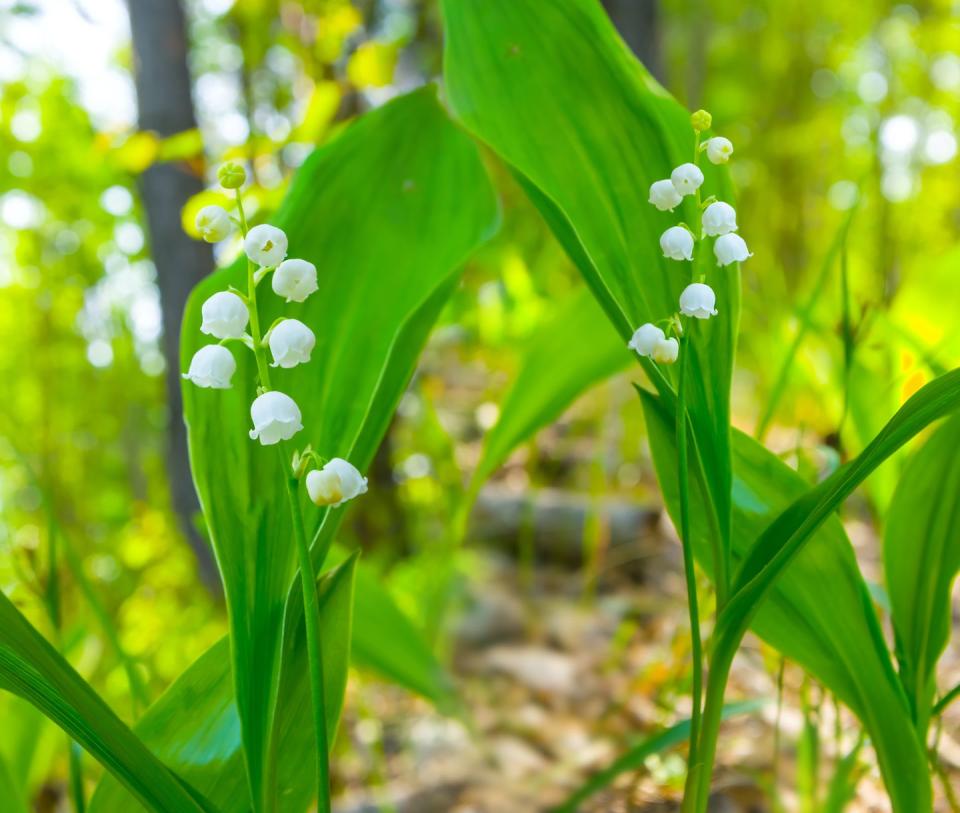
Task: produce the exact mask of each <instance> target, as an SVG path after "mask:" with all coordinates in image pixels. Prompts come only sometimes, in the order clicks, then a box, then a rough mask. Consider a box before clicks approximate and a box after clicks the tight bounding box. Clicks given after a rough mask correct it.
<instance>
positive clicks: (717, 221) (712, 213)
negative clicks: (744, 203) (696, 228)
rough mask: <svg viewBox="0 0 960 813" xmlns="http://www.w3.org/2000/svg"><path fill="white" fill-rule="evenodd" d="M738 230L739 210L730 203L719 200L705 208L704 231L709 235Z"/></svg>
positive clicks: (713, 235) (715, 235)
mask: <svg viewBox="0 0 960 813" xmlns="http://www.w3.org/2000/svg"><path fill="white" fill-rule="evenodd" d="M736 230H737V212H736V210H735V209H734V208H733V207H732V206H731V205H730V204H729V203H724V202H723V201H722V200H718V201H717V202H716V203H711V204H710V205H709V206H708V207H707V208H706V209H705V210H704V212H703V233H704V234H705V235H707V236H708V237H717V236H718V235H721V234H729V233H730V232H732V231H736Z"/></svg>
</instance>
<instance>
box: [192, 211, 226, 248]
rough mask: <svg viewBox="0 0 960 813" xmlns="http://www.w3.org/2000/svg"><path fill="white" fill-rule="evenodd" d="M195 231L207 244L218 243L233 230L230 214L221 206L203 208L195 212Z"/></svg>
mask: <svg viewBox="0 0 960 813" xmlns="http://www.w3.org/2000/svg"><path fill="white" fill-rule="evenodd" d="M196 225H197V231H198V232H199V233H200V236H201V237H202V238H203V239H204V240H206V241H207V242H208V243H219V242H220V241H221V240H223V239H224V238H225V237H226V236H227V235H228V234H230V232H231V230H232V229H233V221H231V220H230V214H229V213H228V212H227V210H226V209H224V208H223V207H222V206H216V205H210V206H204V207H203V208H202V209H201V210H200V211H199V212H197V219H196Z"/></svg>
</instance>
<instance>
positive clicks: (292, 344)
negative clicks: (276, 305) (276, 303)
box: [269, 319, 317, 367]
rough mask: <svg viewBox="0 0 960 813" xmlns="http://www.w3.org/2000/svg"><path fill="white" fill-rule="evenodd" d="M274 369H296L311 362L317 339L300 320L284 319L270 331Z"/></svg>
mask: <svg viewBox="0 0 960 813" xmlns="http://www.w3.org/2000/svg"><path fill="white" fill-rule="evenodd" d="M269 343H270V352H271V353H273V365H272V366H274V367H296V366H297V365H298V364H306V363H307V362H308V361H310V353H311V351H312V350H313V346H314V345H315V344H316V343H317V337H316V336H314V335H313V331H312V330H310V328H308V327H307V326H306V325H305V324H304V323H303V322H301V321H300V320H299V319H284V320H283V321H282V322H280V323H278V324H277V325H276V327H274V328H273V329H272V330H271V331H270V339H269Z"/></svg>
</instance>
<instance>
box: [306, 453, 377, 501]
mask: <svg viewBox="0 0 960 813" xmlns="http://www.w3.org/2000/svg"><path fill="white" fill-rule="evenodd" d="M366 493H367V478H366V477H364V476H362V475H361V474H360V472H359V471H357V469H356V468H355V467H354V466H353V464H351V463H348V462H347V461H346V460H344V459H342V458H340V457H335V458H333V460H331V461H329V462H328V463H327V464H326V465H325V466H324V467H323V468H322V469H315V470H314V471H311V472H309V473H308V474H307V494H309V495H310V499H311V500H313V501H314V502H315V503H316V504H317V505H330V506H333V507H334V508H336V507H337V506H338V505H343V504H344V503H345V502H346V501H347V500H352V499H353V498H354V497H359V496H360V495H361V494H366Z"/></svg>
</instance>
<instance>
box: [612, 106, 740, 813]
mask: <svg viewBox="0 0 960 813" xmlns="http://www.w3.org/2000/svg"><path fill="white" fill-rule="evenodd" d="M691 123H692V125H693V130H694V147H693V161H692V162H691V163H685V164H681V165H680V166H678V167H677V168H676V169H674V170H673V172H672V173H671V174H670V177H669V178H667V179H664V180H659V181H654V182H653V184H652V185H651V186H650V198H649V200H650V203H651V204H653V205H654V206H656V207H657V209H659V210H660V211H673V210H674V208H676V207H677V206H678V205H679V204H680V203H681V202H682V201H683V198H684V197H685V196H687V195H693V196H695V200H696V206H695V212H696V218H697V222H694V223H692V224H687V223H680V224H678V225H676V226H671V227H670V228H668V229H667V230H666V231H665V232H664V233H663V235H662V236H661V237H660V248H661V249H662V251H663V255H664V257H666V258H667V259H670V260H677V261H679V262H683V263H686V262H691V263H692V262H693V260H694V255H695V253H696V252H697V251H698V250H701V251H703V250H707V247H706V245H705V244H706V243H707V242H708V240H709V239H711V238H712V240H713V253H714V256H715V258H716V261H717V266H718V267H719V268H720V270H721V273H723V268H724V266H728V265H730V264H732V263H739V262H743V261H744V260H746V259H747V258H749V257H750V256H752V255H751V253H750V251H749V249H748V248H747V244H746V242H745V241H744V239H743V238H742V237H741V236H740V235H739V234H737V228H738V227H737V213H736V211H735V210H734V208H733V206H731V205H730V204H729V203H726V202H724V201H721V200H717V199H716V198H715V197H713V196H710V197H707V198H703V197H702V195H701V188H702V186H703V183H704V175H703V172H702V170H701V169H700V166H699V164H700V158H701V156H702V154H703V153H706V156H707V158H708V159H709V160H710V161H711V162H712V163H714V164H725V163H727V162H728V161H729V160H730V156H731V155H732V154H733V144H732V143H731V142H730V141H729V140H728V139H726V138H723V137H719V136H716V137H714V138H710V139H707V140H706V141H704V142H702V143H701V136H702V134H703V133H704V132H705V131H706V130H709V129H710V127H711V124H712V117H711V116H710V114H709V113H707V111H705V110H698V111H697V112H696V113H694V114H693V115H692V116H691ZM679 277H680V275H678V278H679ZM680 284H682V283H681V282H680V280H679V279H678V285H677V287H678V288H679V287H680ZM678 305H679V308H678V310H677V311H676V312H675V313H673V314H670V315H669V316H667V317H665V318H664V319H662V320H661V321H660V322H658V323H657V324H653V323H651V322H647V323H646V324H643V325H641V326H640V327H639V328H637V330H636V331H635V332H634V334H633V337H632V338H631V339H630V342H629V345H628V346H629V347H630V348H631V349H632V350H635V351H636V352H637V354H638V355H640V356H644V357H648V358H650V359H652V360H653V361H654V362H656V363H657V364H673V363H674V362H676V361H677V360H678V358H679V360H680V371H679V373H680V374H679V383H678V386H677V426H676V433H677V452H678V456H679V460H678V471H679V477H680V483H679V488H680V529H679V530H680V540H681V543H682V546H683V562H684V576H685V579H686V586H687V599H688V606H689V611H690V634H691V641H692V650H693V712H692V715H691V720H690V738H689V749H688V756H687V780H686V789H685V793H684V811H687V812H688V813H691V812H692V811H697V810H699V809H700V808H699V807H698V805H699V804H700V801H699V800H700V797H701V794H702V793H703V790H702V788H703V787H704V786H706V787H707V788H708V789H709V784H710V767H711V766H710V765H709V764H704V762H705V760H704V758H703V755H702V754H700V753H699V748H700V743H701V722H702V719H703V713H704V710H703V652H702V649H703V647H702V641H701V635H700V610H699V602H698V599H697V584H696V574H695V570H694V557H693V547H692V543H691V538H690V496H689V487H690V484H689V460H688V449H687V407H686V393H687V384H686V377H687V363H686V361H687V350H688V344H689V342H690V339H691V330H690V327H691V325H690V324H687V325H686V326H685V325H684V320H685V319H711V318H713V317H715V316H718V314H720V309H718V307H717V296H716V293H715V292H714V290H713V288H711V287H710V285H709V282H708V280H707V279H706V277H705V275H703V274H701V275H700V278H699V279H697V280H694V281H693V282H689V283H688V284H687V285H686V286H685V287H684V288H683V289H682V291H681V292H680V295H679V299H678ZM721 305H722V303H721ZM720 318H723V317H722V315H721V316H720ZM718 564H719V563H718ZM711 735H713V736H715V733H714V732H711ZM706 762H707V763H709V758H708V759H707V760H706Z"/></svg>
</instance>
